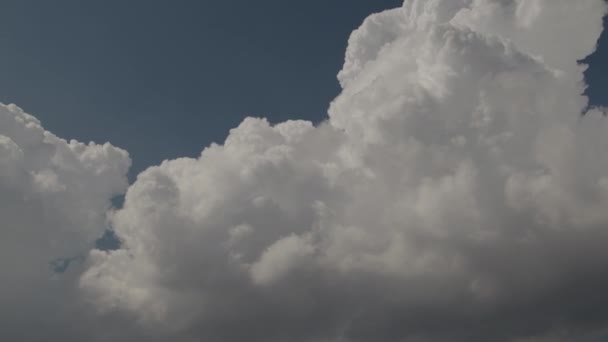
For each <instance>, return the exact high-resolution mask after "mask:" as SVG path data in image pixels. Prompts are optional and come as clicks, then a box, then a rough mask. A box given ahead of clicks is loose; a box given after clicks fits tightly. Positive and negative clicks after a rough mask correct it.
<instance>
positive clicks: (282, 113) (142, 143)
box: [0, 0, 608, 176]
mask: <svg viewBox="0 0 608 342" xmlns="http://www.w3.org/2000/svg"><path fill="white" fill-rule="evenodd" d="M400 4H401V1H400V0H375V1H371V0H330V1H321V0H314V1H296V2H293V1H290V2H287V1H280V0H263V1H255V2H253V1H242V0H225V1H204V2H202V1H193V0H179V1H171V2H169V1H163V0H150V1H144V0H133V1H129V2H128V3H125V2H124V1H118V0H109V1H87V2H82V1H77V0H60V1H53V2H48V1H36V0H4V1H3V2H2V12H3V16H4V20H3V21H2V22H1V23H0V45H1V46H2V47H3V56H2V58H1V59H0V73H1V74H2V75H4V77H2V79H1V80H0V101H1V102H3V103H17V104H19V106H21V107H22V108H24V109H25V110H26V111H28V112H31V113H35V115H36V116H37V117H38V118H39V119H40V120H42V122H43V123H44V125H45V127H47V128H48V129H49V130H51V131H52V132H55V133H57V134H58V135H60V136H62V137H65V138H74V139H78V140H80V141H85V142H88V141H95V142H98V143H102V142H106V141H110V142H112V143H113V144H114V145H116V146H119V147H122V148H125V149H127V150H128V151H129V152H131V155H132V159H133V162H134V166H133V168H132V169H131V176H134V175H136V174H137V173H139V172H140V171H142V170H143V169H145V168H146V167H148V166H151V165H155V164H158V163H159V162H160V161H162V160H164V159H171V158H177V157H180V156H193V157H194V156H197V155H198V154H199V153H200V151H201V150H202V149H203V147H205V146H207V145H209V143H211V142H218V143H221V142H223V140H224V139H225V137H226V134H227V132H228V130H229V129H230V128H233V127H235V126H236V125H237V124H238V123H239V122H240V121H241V120H242V119H243V118H244V117H245V116H252V115H253V116H261V117H267V118H268V119H269V120H270V121H272V122H280V121H284V120H286V119H294V118H300V119H308V120H312V121H315V122H318V121H320V120H323V119H326V118H327V109H328V104H329V102H330V101H331V100H332V99H333V98H334V97H336V96H337V95H338V94H339V91H340V87H339V84H338V82H337V80H336V78H335V74H336V72H337V71H338V70H340V68H341V66H342V63H343V61H344V49H345V47H346V43H347V39H348V36H349V35H350V33H351V31H352V30H353V29H354V28H356V27H358V26H359V25H360V23H361V22H362V21H363V19H364V18H365V17H366V16H367V15H369V14H370V13H373V12H378V11H380V10H383V9H388V8H394V7H397V6H399V5H400ZM345 8H346V9H347V10H345ZM604 40H605V41H606V42H605V43H604ZM604 40H602V41H600V49H599V51H598V52H597V53H596V54H595V55H594V56H595V57H592V58H591V59H590V60H589V62H590V64H591V69H590V71H589V73H588V76H589V81H590V89H589V94H590V95H591V98H592V101H593V102H594V103H596V104H606V103H608V98H607V96H606V94H605V89H606V87H607V84H606V82H607V81H606V79H607V77H605V75H607V74H608V70H607V69H606V68H607V66H606V63H605V60H606V58H607V55H608V39H607V38H604Z"/></svg>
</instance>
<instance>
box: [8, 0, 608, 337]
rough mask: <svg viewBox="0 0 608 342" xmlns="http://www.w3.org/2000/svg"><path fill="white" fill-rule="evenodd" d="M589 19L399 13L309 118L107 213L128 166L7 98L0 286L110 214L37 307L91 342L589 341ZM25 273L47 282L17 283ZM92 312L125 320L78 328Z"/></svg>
mask: <svg viewBox="0 0 608 342" xmlns="http://www.w3.org/2000/svg"><path fill="white" fill-rule="evenodd" d="M605 12H606V4H605V3H604V2H603V1H602V0H577V1H576V2H574V1H571V0H426V1H421V0H411V1H406V2H405V4H404V5H403V7H402V8H398V9H394V10H390V11H386V12H383V13H379V14H375V15H372V16H370V17H369V18H368V19H366V21H365V22H364V23H363V25H362V26H361V27H360V28H359V29H357V30H356V31H355V32H353V34H352V36H351V38H350V40H349V45H348V49H347V51H346V60H345V64H344V67H343V69H342V70H341V71H340V73H339V75H338V78H339V80H340V83H341V84H342V87H343V91H342V93H341V94H340V95H339V96H338V97H337V98H336V99H335V100H334V101H333V102H332V104H331V106H330V109H329V118H328V120H327V121H326V122H323V123H321V124H320V125H318V126H313V124H311V123H310V122H307V121H288V122H284V123H280V124H277V125H271V124H269V123H268V122H267V121H266V120H264V119H256V118H247V119H245V120H244V121H243V122H242V123H241V124H240V125H239V127H237V128H235V129H233V130H232V131H231V132H230V134H229V136H228V138H227V139H226V142H225V143H224V144H223V145H212V146H210V147H208V148H206V149H205V150H203V152H202V154H201V156H200V157H199V158H197V159H188V158H183V159H176V160H171V161H165V162H164V163H163V164H161V165H159V166H155V167H151V168H149V169H148V170H146V171H144V172H143V173H141V174H140V175H139V176H138V177H137V180H136V182H135V183H134V184H133V185H131V186H130V187H129V188H128V191H127V193H126V199H125V204H124V207H123V208H122V209H120V210H118V211H108V209H109V199H110V198H111V196H113V195H115V194H116V193H120V192H121V191H123V190H124V189H125V188H126V183H125V177H124V175H125V173H126V170H127V168H128V165H129V159H128V156H127V154H126V152H124V151H122V150H119V149H117V148H114V147H112V146H111V145H108V144H106V145H103V146H100V145H95V144H90V145H82V144H80V143H77V142H70V143H68V142H65V141H63V140H61V139H59V138H57V137H55V136H53V135H52V134H50V133H48V132H45V131H44V130H43V129H42V128H41V127H40V124H39V123H38V122H37V121H36V120H35V119H34V118H32V117H31V116H29V115H27V114H24V113H23V112H22V111H20V110H19V109H18V108H16V107H14V106H7V107H2V108H1V110H0V114H1V115H2V116H0V120H2V121H0V134H1V135H0V163H1V164H2V168H1V169H0V186H1V187H2V189H3V192H2V194H0V199H1V200H2V201H4V202H6V203H7V205H3V206H2V207H3V208H2V209H0V212H1V213H2V215H1V216H0V217H2V224H3V227H4V226H5V222H8V223H6V226H8V227H14V228H12V229H10V228H9V229H4V228H3V230H2V232H1V234H2V242H1V244H2V246H3V249H2V252H0V253H3V259H2V260H5V262H7V263H9V262H14V260H19V261H18V263H19V265H21V264H23V265H24V266H23V267H19V268H15V270H14V271H11V272H13V273H14V275H13V273H10V275H11V277H10V278H11V279H10V280H9V285H3V288H4V287H5V286H8V287H7V288H8V289H9V291H3V292H6V293H8V294H9V296H10V298H13V299H14V300H16V301H24V300H26V299H25V298H26V297H25V296H28V295H29V294H30V293H34V292H36V291H40V289H42V288H46V287H48V286H52V285H46V284H47V282H49V281H52V279H50V278H49V276H48V270H45V269H44V267H48V260H54V259H57V258H65V257H74V256H78V255H81V254H83V253H84V252H86V251H87V250H89V249H90V246H91V245H90V243H91V241H94V239H95V237H98V236H100V234H101V233H102V232H103V230H104V229H105V224H106V223H109V224H110V225H111V226H112V227H113V229H114V231H115V232H116V234H117V236H118V237H119V238H120V239H121V241H122V246H121V249H118V250H116V251H99V250H92V251H90V252H89V254H88V256H87V258H86V261H85V263H84V265H81V266H79V267H75V269H72V270H71V271H70V272H68V273H69V274H67V275H65V276H62V277H58V278H59V279H60V280H58V282H62V284H63V283H65V284H63V285H61V286H59V287H58V288H60V289H61V291H62V295H61V296H56V297H54V298H72V297H74V298H76V297H77V299H73V301H74V302H75V303H78V304H75V305H76V306H78V307H79V310H84V311H85V312H86V314H85V315H84V316H86V317H88V318H87V319H88V320H89V321H87V322H85V323H83V327H84V328H82V329H81V330H83V331H84V332H82V333H83V334H86V333H91V334H93V335H97V338H98V340H100V341H104V340H109V339H110V338H111V339H112V340H115V341H121V340H124V341H127V340H133V338H135V337H134V336H139V337H138V338H140V339H142V338H146V339H147V340H151V339H152V337H154V338H155V339H157V340H160V341H184V342H185V341H244V340H248V341H269V342H272V341H277V342H278V341H311V342H312V341H315V342H321V341H328V342H329V341H331V342H334V341H335V342H351V341H353V342H354V341H361V342H368V341H369V342H371V341H488V340H491V341H537V340H538V341H542V340H550V341H570V340H572V339H573V338H574V337H580V336H589V337H593V336H594V335H596V334H600V333H601V332H602V330H604V329H605V328H607V324H608V294H606V291H605V290H604V289H605V288H606V287H608V271H607V270H608V252H607V251H606V248H605V246H606V244H607V243H608V230H607V229H606V227H608V212H607V211H606V208H607V207H608V155H606V153H605V151H607V150H608V138H607V133H608V123H607V122H606V121H605V119H603V118H602V114H603V113H602V112H601V110H600V109H590V110H589V109H588V108H587V98H586V97H584V96H583V95H582V94H583V92H584V89H585V83H584V79H583V71H584V66H582V65H579V64H578V61H579V60H581V59H583V58H584V57H586V56H587V55H589V54H591V53H592V52H593V51H594V49H595V44H596V41H597V39H598V38H599V35H600V34H601V32H602V17H603V15H604V13H605ZM5 189H6V190H5ZM4 193H7V194H9V195H8V196H7V195H3V194H4ZM106 219H107V221H106ZM50 242H52V243H50ZM17 246H19V247H17ZM21 260H23V261H21ZM45 262H46V263H45ZM5 266H6V267H9V266H8V265H5ZM25 272H31V274H32V275H31V276H32V277H35V278H36V279H38V278H45V279H43V280H40V281H39V282H38V283H37V285H36V287H35V288H32V289H29V288H28V287H24V288H21V287H20V284H22V283H24V282H26V281H27V279H28V278H27V277H28V276H30V275H25V274H23V275H22V274H20V273H25ZM45 272H46V273H45ZM41 275H44V276H41ZM46 278H49V279H46ZM51 278H52V277H51ZM11 281H12V282H14V284H12V283H11ZM75 287H77V288H75ZM22 290H23V294H18V295H17V296H15V295H13V294H12V293H17V292H19V291H22ZM11 291H13V292H11ZM28 291H29V292H28ZM64 292H65V293H64ZM2 295H6V294H2ZM2 295H0V296H2ZM44 296H46V294H45V295H44ZM0 298H2V297H0ZM45 300H46V299H45ZM70 300H72V299H70ZM42 301H44V300H42ZM83 303H87V304H83ZM44 305H46V304H44V303H42V304H40V306H41V307H42V308H44V307H45V306H44ZM49 305H51V304H49ZM80 306H82V308H80ZM41 312H45V311H43V309H41ZM0 314H3V315H4V314H8V313H5V312H0ZM23 315H24V317H25V318H27V316H28V315H27V313H24V314H23ZM59 317H62V318H61V319H63V320H65V318H63V317H66V316H59ZM41 319H42V318H41ZM102 320H106V321H107V322H112V324H120V325H119V326H113V327H114V328H115V329H111V328H110V329H107V328H106V329H105V331H103V333H100V334H98V333H97V332H91V331H92V330H95V329H98V325H99V323H98V322H100V321H102ZM106 321H104V322H106ZM119 327H120V328H119ZM107 330H113V332H112V335H111V337H110V335H109V333H108V331H107ZM118 330H120V332H118ZM123 332H124V333H123ZM63 333H65V334H66V335H67V336H75V335H74V334H75V333H74V334H72V333H70V332H69V331H67V332H66V331H65V330H64V331H63ZM79 333H81V332H79ZM0 334H2V333H0ZM0 336H2V335H0ZM100 336H101V337H100ZM31 340H34V338H33V337H32V339H31Z"/></svg>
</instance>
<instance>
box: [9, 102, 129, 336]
mask: <svg viewBox="0 0 608 342" xmlns="http://www.w3.org/2000/svg"><path fill="white" fill-rule="evenodd" d="M129 165H130V159H129V157H128V154H127V153H126V152H125V151H123V150H120V149H118V148H116V147H113V146H112V145H109V144H105V145H96V144H93V143H91V144H88V145H85V144H82V143H79V142H76V141H70V142H67V141H65V140H62V139H60V138H58V137H56V136H55V135H53V134H52V133H50V132H48V131H45V130H44V128H43V127H42V126H41V125H40V122H39V121H38V120H36V119H35V118H34V117H32V116H30V115H28V114H26V113H24V112H23V111H22V110H21V109H20V108H18V107H16V106H14V105H8V106H5V105H0V222H1V224H0V260H1V261H0V265H1V267H0V269H1V270H2V285H1V286H0V288H1V289H2V291H0V303H2V310H0V321H1V322H4V324H2V329H1V330H2V331H1V332H0V339H5V338H6V339H8V340H15V339H17V340H22V341H38V340H42V339H44V338H47V337H46V336H47V335H51V336H56V337H62V338H63V337H65V336H72V335H76V334H78V330H79V327H78V324H75V327H73V328H68V326H67V325H66V321H71V320H74V321H75V322H78V321H79V319H78V316H79V313H78V312H79V310H80V309H79V304H77V301H76V297H77V292H76V291H75V284H76V281H77V279H78V277H79V274H78V271H77V270H75V269H78V268H81V267H80V266H79V265H78V262H77V260H76V259H82V258H84V257H85V256H86V254H87V253H88V251H89V250H90V249H91V247H92V246H93V245H94V242H95V240H96V239H97V238H98V237H100V236H101V234H103V231H104V229H106V226H107V222H106V220H107V218H106V210H108V209H109V208H110V199H111V198H112V196H114V195H116V194H119V193H122V192H124V191H125V190H126V188H127V180H126V172H127V170H128V168H129ZM68 259H70V260H71V259H74V260H75V262H72V263H71V264H70V265H69V267H68V268H67V270H66V273H65V274H63V275H62V276H58V275H57V274H55V273H54V271H53V269H52V268H53V263H54V262H55V263H59V264H63V265H62V266H66V265H67V264H65V262H67V261H62V260H68ZM32 324H35V325H36V329H32ZM66 338H67V337H66Z"/></svg>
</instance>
